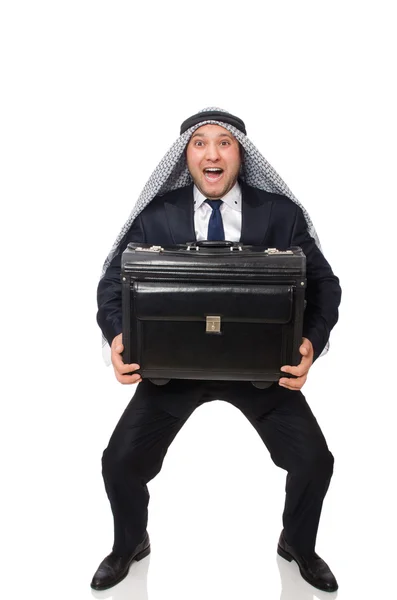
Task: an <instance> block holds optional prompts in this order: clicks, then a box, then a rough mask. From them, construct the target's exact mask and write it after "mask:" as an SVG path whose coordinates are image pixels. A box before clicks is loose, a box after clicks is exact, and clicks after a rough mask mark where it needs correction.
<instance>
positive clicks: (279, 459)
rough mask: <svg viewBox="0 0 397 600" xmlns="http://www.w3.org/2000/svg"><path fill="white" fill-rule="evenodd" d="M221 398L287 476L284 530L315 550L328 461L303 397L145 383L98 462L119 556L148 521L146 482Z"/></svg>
mask: <svg viewBox="0 0 397 600" xmlns="http://www.w3.org/2000/svg"><path fill="white" fill-rule="evenodd" d="M212 400H225V401H227V402H230V403H231V404H233V405H234V406H236V407H237V408H238V409H239V410H240V411H241V412H242V413H243V414H244V415H245V416H246V417H247V419H248V420H249V421H250V423H252V425H253V426H254V427H255V429H256V431H257V432H258V434H259V435H260V437H261V439H262V440H263V442H264V443H265V445H266V446H267V448H268V450H269V452H270V455H271V458H272V460H273V461H274V463H275V464H276V465H277V466H279V467H281V468H282V469H285V470H286V471H287V480H286V499H285V507H284V512H283V526H284V534H285V537H286V540H287V541H288V543H289V544H291V545H293V546H294V547H296V548H297V550H299V551H300V552H302V553H305V554H309V553H311V552H313V551H314V547H315V543H316V536H317V530H318V524H319V520H320V514H321V508H322V504H323V499H324V496H325V494H326V493H327V489H328V486H329V482H330V479H331V476H332V471H333V462H334V459H333V456H332V454H331V452H330V451H329V450H328V447H327V444H326V441H325V439H324V436H323V434H322V432H321V430H320V427H319V425H318V423H317V421H316V419H315V417H314V415H313V413H312V412H311V410H310V408H309V406H308V404H307V403H306V400H305V398H304V396H303V394H302V393H301V392H298V391H290V390H287V389H285V388H282V387H280V386H279V385H278V384H273V385H272V386H271V387H270V388H267V389H264V390H259V389H257V388H255V387H254V386H253V385H251V383H249V382H237V383H236V382H215V381H213V382H211V381H201V382H200V381H183V380H173V381H171V382H170V383H168V384H167V385H165V386H156V385H154V384H152V383H151V382H150V381H148V380H144V381H143V382H142V383H140V384H139V385H138V387H137V390H136V393H135V395H134V397H133V398H132V400H131V402H130V403H129V404H128V406H127V408H126V409H125V411H124V413H123V415H122V417H121V419H120V421H119V423H118V424H117V426H116V429H115V430H114V432H113V434H112V436H111V438H110V441H109V445H108V447H107V448H106V449H105V451H104V453H103V457H102V473H103V477H104V481H105V487H106V492H107V495H108V498H109V500H110V504H111V508H112V512H113V517H114V545H113V551H114V552H115V553H116V554H120V555H125V554H130V553H131V552H132V551H133V550H134V548H135V547H136V545H137V544H138V543H139V542H140V541H141V540H142V539H143V536H144V534H145V530H146V527H147V521H148V503H149V492H148V489H147V485H146V484H147V483H148V482H149V481H150V480H151V479H153V478H154V477H155V476H156V475H157V474H158V473H159V471H160V469H161V466H162V463H163V460H164V457H165V455H166V453H167V450H168V448H169V446H170V444H171V442H172V441H173V439H174V438H175V436H176V435H177V433H178V431H179V430H180V429H181V427H182V426H183V424H184V423H185V422H186V421H187V419H188V418H189V416H190V415H191V414H192V412H193V411H194V410H195V408H197V407H198V406H200V405H202V404H203V403H205V402H210V401H212Z"/></svg>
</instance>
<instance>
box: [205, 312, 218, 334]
mask: <svg viewBox="0 0 397 600" xmlns="http://www.w3.org/2000/svg"><path fill="white" fill-rule="evenodd" d="M205 331H206V333H221V318H220V317H217V316H214V315H208V316H207V317H206V329H205Z"/></svg>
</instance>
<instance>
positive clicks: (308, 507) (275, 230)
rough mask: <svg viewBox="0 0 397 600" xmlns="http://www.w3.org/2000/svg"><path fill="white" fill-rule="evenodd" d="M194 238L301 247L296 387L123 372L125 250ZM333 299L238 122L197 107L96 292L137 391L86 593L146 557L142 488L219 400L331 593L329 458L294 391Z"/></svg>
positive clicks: (290, 547)
mask: <svg viewBox="0 0 397 600" xmlns="http://www.w3.org/2000/svg"><path fill="white" fill-rule="evenodd" d="M194 239H197V240H202V239H227V240H230V241H240V242H242V243H243V244H253V245H264V246H268V247H276V248H279V249H283V248H284V249H285V248H288V247H289V246H300V247H301V248H302V250H303V251H304V253H305V255H306V269H307V281H308V284H307V290H306V301H307V305H306V309H305V315H304V326H303V340H302V345H301V347H300V353H301V355H302V360H301V362H300V364H299V365H298V366H296V367H292V366H289V365H286V366H284V367H283V368H282V370H283V371H285V372H287V373H291V374H292V375H294V376H295V378H287V377H281V378H280V380H279V382H278V383H275V384H272V385H271V386H270V387H268V388H267V389H258V388H256V387H254V386H253V385H251V383H250V382H227V381H191V380H190V381H189V380H172V381H170V382H169V383H168V384H167V385H165V386H156V385H154V384H153V383H151V382H150V381H148V380H144V381H142V379H141V377H140V375H139V374H134V373H133V374H131V372H133V371H136V370H138V369H139V365H136V364H128V365H127V364H124V363H123V361H122V358H121V353H122V350H123V345H122V334H121V331H122V320H121V283H120V258H121V253H122V251H123V250H124V249H125V247H126V245H127V243H128V242H130V241H133V242H145V243H151V244H154V245H162V246H168V245H171V244H178V243H185V242H187V241H192V240H194ZM340 296H341V291H340V287H339V282H338V279H337V278H336V277H335V275H334V274H333V272H332V270H331V267H330V266H329V264H328V263H327V261H326V260H325V258H324V256H323V254H322V252H321V250H320V247H319V242H318V238H317V235H316V232H315V230H314V227H313V225H312V223H311V221H310V217H309V216H308V214H307V213H306V211H305V210H304V209H303V208H302V207H301V206H300V204H299V202H298V201H297V200H296V198H295V197H294V196H293V194H292V193H291V192H290V190H289V189H288V188H287V186H286V185H285V183H284V182H283V181H282V180H281V178H280V177H279V176H278V175H277V173H276V172H275V171H274V170H273V169H272V167H271V166H270V165H269V164H268V163H267V161H266V160H265V159H264V158H263V157H262V156H261V155H260V153H259V152H258V151H257V149H256V148H255V147H254V146H253V144H252V143H251V142H250V141H249V139H248V138H247V137H246V131H245V125H244V123H243V121H241V119H239V118H238V117H235V116H233V115H231V114H229V113H227V112H225V111H222V110H220V109H205V110H204V111H201V112H200V113H197V114H196V115H193V116H192V117H190V118H189V119H187V120H186V121H185V122H184V123H183V124H182V126H181V136H180V138H179V139H178V140H177V141H176V142H175V144H174V146H173V147H172V148H171V149H170V151H169V152H168V153H167V155H166V156H165V157H164V159H163V161H162V162H161V163H160V165H159V166H158V168H157V169H156V171H155V172H154V173H153V175H152V177H151V179H150V180H149V182H148V183H147V184H146V186H145V188H144V190H143V192H142V194H141V196H140V198H139V199H138V202H137V206H136V207H135V209H134V211H133V213H132V214H131V216H130V218H129V220H128V221H127V223H126V225H125V226H124V228H123V229H122V231H121V234H120V235H119V237H118V239H117V240H116V243H115V245H114V246H113V248H112V251H111V253H110V255H109V257H108V259H107V261H106V262H105V266H104V274H103V277H102V279H101V281H100V284H99V287H98V306H99V310H98V323H99V325H100V327H101V329H102V332H103V334H104V337H105V339H106V340H107V341H108V343H109V345H110V346H111V359H112V363H113V367H114V371H115V375H116V377H117V379H118V381H119V382H120V383H123V384H132V383H139V385H138V386H137V390H136V393H135V395H134V397H133V399H132V400H131V402H130V404H129V405H128V406H127V408H126V410H125V412H124V414H123V415H122V417H121V419H120V421H119V423H118V424H117V426H116V429H115V431H114V432H113V434H112V436H111V439H110V441H109V445H108V447H107V448H106V450H105V451H104V454H103V459H102V464H103V477H104V481H105V486H106V491H107V494H108V497H109V500H110V504H111V507H112V512H113V517H114V545H113V550H112V553H111V554H110V555H109V556H107V557H106V558H105V559H104V560H103V561H102V563H101V564H100V566H99V568H98V570H97V572H96V573H95V575H94V578H93V581H92V583H91V586H92V587H93V588H94V589H106V588H109V587H111V586H113V585H115V584H116V583H118V582H119V581H121V579H123V578H124V577H125V576H126V575H127V573H128V569H129V567H130V565H131V563H132V562H133V561H134V560H141V559H142V558H144V557H145V556H147V554H149V552H150V543H149V537H148V534H147V531H146V526H147V518H148V513H147V507H148V501H149V494H148V490H147V486H146V484H147V483H148V482H149V481H150V480H151V479H153V478H154V477H155V476H156V475H157V474H158V473H159V471H160V469H161V466H162V462H163V459H164V457H165V454H166V452H167V450H168V447H169V445H170V444H171V442H172V440H173V439H174V438H175V436H176V435H177V433H178V431H179V430H180V429H181V427H182V426H183V424H184V423H185V422H186V420H187V419H188V418H189V416H190V415H191V414H192V412H193V411H194V410H195V409H196V408H197V407H198V406H200V405H201V404H203V403H204V402H209V401H212V400H215V399H218V400H225V401H227V402H230V403H232V404H234V405H235V406H236V407H237V408H238V409H239V410H240V411H241V412H242V413H243V414H244V415H245V416H246V417H247V418H248V419H249V421H250V422H251V423H252V425H253V426H254V427H255V429H256V431H257V432H258V434H259V435H260V437H261V438H262V440H263V442H264V443H265V444H266V446H267V448H268V450H269V452H270V453H271V457H272V459H273V461H274V462H275V464H276V465H278V466H279V467H281V468H283V469H285V470H286V471H287V472H288V475H287V483H286V501H285V508H284V513H283V526H284V529H283V531H282V532H281V535H280V539H279V543H278V549H277V551H278V553H279V554H280V555H281V556H282V557H284V558H285V559H287V560H288V561H291V560H295V561H296V562H297V563H298V566H299V569H300V572H301V575H302V577H304V579H306V581H308V582H309V583H311V584H312V585H314V586H315V587H317V588H319V589H322V590H326V591H334V590H336V589H337V587H338V586H337V583H336V579H335V577H334V576H333V574H332V572H331V570H330V569H329V567H328V565H327V564H326V563H325V562H324V561H323V560H322V559H321V558H320V557H319V556H318V555H317V554H316V553H315V542H316V536H317V529H318V524H319V519H320V513H321V508H322V503H323V499H324V497H325V494H326V492H327V489H328V486H329V482H330V479H331V476H332V471H333V456H332V454H331V453H330V451H329V450H328V447H327V444H326V441H325V439H324V436H323V434H322V432H321V430H320V428H319V426H318V423H317V421H316V419H315V418H314V416H313V414H312V412H311V410H310V408H309V406H308V405H307V403H306V401H305V398H304V396H303V395H302V393H301V391H300V390H301V388H302V386H303V385H304V383H305V381H306V378H307V374H308V372H309V369H310V367H311V365H312V363H313V361H314V360H315V359H316V358H317V357H318V356H319V355H320V354H321V352H322V351H323V350H324V348H326V346H327V342H328V338H329V334H330V331H331V329H332V328H333V326H334V325H335V323H336V322H337V319H338V306H339V303H340Z"/></svg>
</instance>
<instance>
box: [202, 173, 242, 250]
mask: <svg viewBox="0 0 397 600" xmlns="http://www.w3.org/2000/svg"><path fill="white" fill-rule="evenodd" d="M206 199H207V198H206V197H205V196H203V194H202V193H201V192H200V190H199V189H198V188H197V187H196V186H194V187H193V200H194V228H195V231H196V239H197V241H201V240H206V239H207V236H208V223H209V220H210V216H211V214H212V208H211V206H210V205H209V204H208V202H206ZM220 200H222V201H223V202H222V204H221V207H220V209H219V210H220V211H221V215H222V221H223V230H224V232H225V240H228V241H230V242H239V241H240V237H241V203H242V201H241V188H240V186H239V184H238V182H237V181H236V183H235V184H234V186H233V187H232V189H231V190H230V191H229V192H228V193H227V194H226V196H224V197H223V198H220Z"/></svg>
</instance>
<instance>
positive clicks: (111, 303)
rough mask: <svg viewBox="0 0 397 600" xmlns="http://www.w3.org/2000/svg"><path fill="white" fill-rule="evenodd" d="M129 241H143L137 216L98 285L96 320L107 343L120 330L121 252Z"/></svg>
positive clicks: (110, 341)
mask: <svg viewBox="0 0 397 600" xmlns="http://www.w3.org/2000/svg"><path fill="white" fill-rule="evenodd" d="M129 242H141V243H144V242H145V234H144V231H143V227H142V223H141V219H140V217H139V216H138V217H137V218H136V219H134V221H133V223H132V225H131V228H130V229H129V231H128V232H127V233H126V235H125V236H124V238H123V240H122V242H121V244H120V247H119V251H118V253H117V254H116V255H115V256H114V257H113V259H112V261H111V263H110V265H109V266H108V268H107V269H106V272H105V274H104V276H103V277H102V279H101V280H100V282H99V285H98V291H97V301H98V312H97V322H98V325H99V327H100V328H101V330H102V333H103V335H104V336H105V338H106V339H107V341H108V343H109V345H111V343H112V341H113V339H114V338H115V337H116V335H118V334H119V333H121V332H122V311H121V254H122V253H123V251H124V250H125V249H126V247H127V244H128V243H129Z"/></svg>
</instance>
